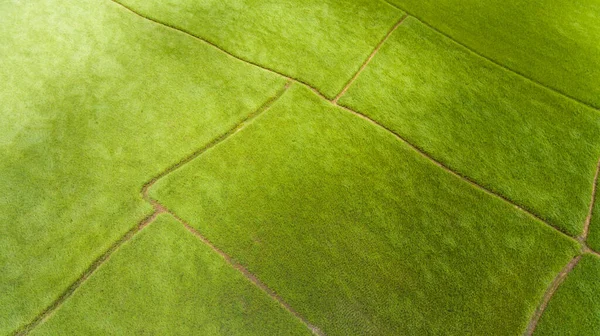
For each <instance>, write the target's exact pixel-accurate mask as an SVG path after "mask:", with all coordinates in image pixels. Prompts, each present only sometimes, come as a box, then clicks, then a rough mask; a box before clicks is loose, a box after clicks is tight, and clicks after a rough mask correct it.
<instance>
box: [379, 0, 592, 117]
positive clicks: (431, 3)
mask: <svg viewBox="0 0 600 336" xmlns="http://www.w3.org/2000/svg"><path fill="white" fill-rule="evenodd" d="M388 1H389V2H390V3H394V4H396V5H398V6H400V7H401V8H403V9H404V10H406V11H408V12H410V13H411V14H413V15H415V16H416V17H418V18H420V19H422V20H424V21H425V22H427V23H429V24H431V25H432V26H433V27H435V28H437V29H439V30H440V31H442V32H444V33H446V34H448V35H450V36H452V37H453V38H455V39H457V40H458V41H460V42H461V43H463V44H465V45H467V46H469V47H471V48H473V49H474V50H476V51H477V52H479V53H481V54H483V55H485V56H487V57H489V58H491V59H493V60H495V61H496V62H498V63H500V64H502V65H504V66H507V67H509V68H511V69H513V70H515V71H517V72H519V73H522V74H524V75H525V76H527V77H529V78H532V79H534V80H536V81H539V82H541V83H543V84H544V85H546V86H549V87H552V88H554V89H557V90H558V91H561V92H564V93H565V94H567V95H569V96H572V97H575V98H577V99H580V100H583V101H585V102H587V103H588V104H591V105H593V106H595V107H597V108H600V43H598V41H600V25H599V24H598V22H599V21H600V1H599V0H576V1H568V0H567V1H558V0H542V1H522V0H486V1H480V0H388Z"/></svg>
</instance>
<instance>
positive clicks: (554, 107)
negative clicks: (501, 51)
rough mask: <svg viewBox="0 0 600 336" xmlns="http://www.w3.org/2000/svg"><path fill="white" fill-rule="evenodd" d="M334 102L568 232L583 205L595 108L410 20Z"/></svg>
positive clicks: (594, 143) (597, 128) (592, 165)
mask: <svg viewBox="0 0 600 336" xmlns="http://www.w3.org/2000/svg"><path fill="white" fill-rule="evenodd" d="M340 103H341V104H343V105H347V106H350V107H352V108H354V109H356V110H358V111H361V112H364V113H366V114H367V115H368V116H370V117H371V118H373V119H375V120H377V121H379V122H381V123H382V124H383V125H385V126H387V127H388V128H390V129H392V130H394V131H395V132H397V133H398V134H400V135H401V136H402V137H404V138H406V139H407V140H408V141H410V142H411V143H413V144H415V145H416V146H417V147H420V148H421V149H423V150H424V151H425V152H427V153H430V154H431V155H432V156H434V157H435V158H437V159H438V160H439V161H441V162H444V163H445V164H446V165H448V166H449V167H451V168H453V169H455V170H457V171H458V172H459V173H461V174H462V175H464V176H467V177H469V178H471V179H473V180H475V181H477V182H478V183H480V184H482V185H485V186H487V187H488V188H489V189H492V190H495V191H497V192H498V193H500V194H502V195H504V196H506V197H508V198H509V199H511V200H513V201H515V202H516V203H517V204H520V205H523V206H524V207H525V208H528V209H529V210H531V211H532V212H534V213H535V214H537V215H539V216H540V217H542V218H544V219H546V220H548V221H549V222H551V223H552V224H554V225H555V226H557V227H559V228H561V229H562V230H564V231H565V232H568V233H569V234H571V235H578V234H580V233H581V230H582V229H583V222H584V219H585V216H586V215H587V212H588V207H589V203H590V195H591V190H592V181H593V177H594V173H595V171H596V163H597V161H598V157H599V156H600V146H598V143H600V114H599V113H598V112H597V111H594V110H592V109H589V108H586V107H585V106H583V105H581V104H578V103H575V102H572V101H569V100H565V99H564V98H563V97H560V96H558V95H556V94H554V93H552V92H550V91H548V90H545V89H542V88H539V87H537V86H535V85H534V84H532V83H530V82H528V81H526V80H524V79H522V78H520V77H518V76H516V75H514V74H512V73H509V72H507V71H504V70H503V69H501V68H499V67H497V66H495V65H494V64H492V63H491V62H488V61H486V60H484V59H482V58H480V57H478V56H476V55H474V54H472V53H470V52H469V51H467V50H466V49H464V48H462V47H461V46H459V45H457V44H455V43H454V42H452V41H451V40H449V39H447V38H445V37H444V36H442V35H441V34H438V33H436V32H434V31H432V30H431V29H429V28H427V27H426V26H425V25H423V24H421V23H420V22H419V21H418V20H416V19H413V18H409V19H407V20H406V21H405V22H404V23H403V24H402V25H401V26H400V27H399V28H398V30H396V31H395V32H394V34H392V36H390V38H389V40H388V41H387V42H386V44H385V45H384V46H383V47H382V48H381V50H380V51H379V53H377V55H376V56H375V58H374V59H373V61H372V62H371V63H370V64H369V66H368V67H367V68H366V69H365V71H363V72H362V73H361V75H360V76H359V77H358V79H357V80H356V81H355V82H354V84H353V85H352V86H351V87H350V89H349V90H348V92H347V94H346V95H344V96H343V97H342V99H341V100H340Z"/></svg>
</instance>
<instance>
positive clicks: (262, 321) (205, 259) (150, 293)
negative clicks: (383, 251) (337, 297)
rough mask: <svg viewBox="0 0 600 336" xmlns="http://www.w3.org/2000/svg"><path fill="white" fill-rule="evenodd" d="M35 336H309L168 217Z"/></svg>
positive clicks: (138, 238) (104, 269)
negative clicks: (133, 335)
mask: <svg viewBox="0 0 600 336" xmlns="http://www.w3.org/2000/svg"><path fill="white" fill-rule="evenodd" d="M33 334H34V335H126V334H128V335H132V334H136V335H141V334H144V335H310V334H311V333H310V331H309V330H308V329H306V327H305V326H304V325H303V324H302V322H300V321H299V320H296V318H295V317H293V316H292V315H291V314H289V313H288V312H287V311H285V310H284V309H283V308H281V307H280V306H279V304H278V303H277V302H275V301H274V300H271V298H269V297H268V296H266V295H264V293H263V292H262V291H261V290H260V289H258V288H257V287H255V286H254V285H253V284H252V283H251V282H250V281H248V280H247V279H246V278H244V276H243V275H242V274H241V273H239V272H238V271H236V270H234V269H233V268H231V266H230V265H228V264H227V263H226V262H225V260H223V258H222V257H221V256H220V255H218V254H217V253H216V252H215V251H213V250H211V249H210V248H209V247H208V246H207V245H205V244H204V243H202V242H201V241H200V240H199V239H197V238H196V237H194V236H193V235H191V234H190V232H188V231H187V230H186V229H185V228H184V227H183V225H181V224H180V223H179V222H177V221H176V220H175V219H174V218H173V217H171V216H170V215H161V216H159V217H158V218H157V219H156V221H155V222H153V223H152V224H150V226H148V227H147V228H146V229H144V230H143V231H142V232H140V234H139V235H137V236H135V237H134V238H133V239H132V240H131V242H129V243H128V244H125V245H124V246H123V247H122V248H121V249H120V250H119V251H118V252H116V253H115V254H113V256H112V257H111V258H110V260H109V261H108V262H107V263H106V264H104V265H103V266H101V268H100V269H99V270H98V272H97V273H95V274H94V275H93V276H92V278H90V279H89V281H88V282H86V283H85V284H84V285H83V286H82V287H81V288H80V289H78V291H77V292H76V294H75V295H74V296H73V298H72V299H71V300H69V301H68V302H67V303H66V304H65V305H64V307H63V308H62V309H61V310H60V311H58V313H56V314H55V315H54V316H52V317H51V318H50V319H49V320H48V321H47V322H46V323H45V324H43V325H41V326H40V328H39V329H37V332H34V333H33Z"/></svg>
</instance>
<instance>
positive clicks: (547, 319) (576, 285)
mask: <svg viewBox="0 0 600 336" xmlns="http://www.w3.org/2000/svg"><path fill="white" fill-rule="evenodd" d="M599 331H600V258H598V257H596V256H593V255H589V254H588V255H584V256H583V257H582V258H581V261H579V264H578V265H577V266H575V268H574V269H573V271H572V272H571V273H570V274H569V276H568V277H567V279H566V280H565V282H564V283H562V285H561V286H560V287H559V288H558V290H557V291H556V293H555V294H554V296H553V297H552V300H551V301H550V303H549V304H548V307H547V308H546V311H545V312H544V314H543V315H542V318H541V319H540V322H539V324H538V326H537V328H536V330H535V333H534V335H535V336H543V335H557V336H558V335H581V336H584V335H586V336H587V335H589V336H591V335H598V332H599Z"/></svg>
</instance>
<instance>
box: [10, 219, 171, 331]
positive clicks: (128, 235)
mask: <svg viewBox="0 0 600 336" xmlns="http://www.w3.org/2000/svg"><path fill="white" fill-rule="evenodd" d="M163 212H164V209H162V208H156V207H155V210H154V212H153V213H152V214H150V215H149V216H147V217H146V218H144V219H143V220H142V221H141V222H140V223H139V224H138V225H136V226H135V227H133V228H132V229H130V230H129V231H127V232H126V233H125V234H124V235H123V236H122V237H121V238H119V240H117V241H116V242H115V243H114V244H113V245H111V246H110V247H109V248H108V249H107V250H106V251H105V252H104V253H103V254H102V255H101V256H99V257H98V258H96V260H95V261H94V262H93V263H92V264H91V265H90V266H89V267H88V268H87V269H86V270H85V271H84V272H83V273H82V274H81V276H80V277H79V278H78V279H77V280H75V282H73V283H72V284H71V285H70V286H69V287H68V288H67V289H66V290H65V291H64V292H63V293H62V294H61V295H60V296H59V297H58V298H57V299H56V300H54V302H52V303H51V304H50V305H49V306H48V307H46V309H44V310H43V311H42V312H41V313H40V314H39V315H38V316H36V317H35V318H34V319H33V321H31V322H30V323H28V324H26V325H24V326H22V327H21V328H19V329H18V330H17V331H15V332H14V335H27V334H29V333H30V332H31V331H32V330H33V329H35V328H36V327H37V326H38V325H40V324H41V323H42V322H44V321H45V320H47V319H48V318H49V317H50V316H51V315H52V314H53V313H54V312H55V311H56V310H57V309H59V308H60V307H61V306H62V304H63V303H64V302H65V301H66V300H67V299H69V298H70V297H71V295H73V293H75V291H77V289H78V288H79V287H81V285H83V284H84V283H85V281H86V280H87V279H88V278H89V277H90V276H91V275H92V274H94V272H96V270H98V268H99V267H100V266H102V265H103V264H104V263H106V262H107V261H108V260H109V259H110V257H111V255H112V254H113V253H115V252H116V251H118V250H119V248H121V246H122V245H124V244H125V243H127V242H129V241H130V240H131V239H132V238H133V237H134V236H135V235H136V234H137V233H139V232H140V231H142V230H143V229H144V228H145V227H147V226H148V225H150V224H151V223H152V222H154V220H155V219H156V217H158V215H160V214H161V213H163Z"/></svg>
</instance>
